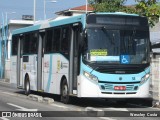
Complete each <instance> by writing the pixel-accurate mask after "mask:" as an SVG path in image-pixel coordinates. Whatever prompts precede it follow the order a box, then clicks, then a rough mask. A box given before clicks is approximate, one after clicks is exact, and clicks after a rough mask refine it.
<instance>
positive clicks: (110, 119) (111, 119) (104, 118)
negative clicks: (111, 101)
mask: <svg viewBox="0 0 160 120" xmlns="http://www.w3.org/2000/svg"><path fill="white" fill-rule="evenodd" d="M99 118H100V119H102V120H117V119H113V118H109V117H99Z"/></svg>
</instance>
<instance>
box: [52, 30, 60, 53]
mask: <svg viewBox="0 0 160 120" xmlns="http://www.w3.org/2000/svg"><path fill="white" fill-rule="evenodd" d="M60 39H61V29H60V28H55V29H54V36H53V51H54V52H59V48H60Z"/></svg>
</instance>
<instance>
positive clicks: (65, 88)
mask: <svg viewBox="0 0 160 120" xmlns="http://www.w3.org/2000/svg"><path fill="white" fill-rule="evenodd" d="M61 101H62V102H63V103H64V104H68V103H69V102H70V97H69V91H68V85H67V80H66V79H64V80H63V81H62V85H61Z"/></svg>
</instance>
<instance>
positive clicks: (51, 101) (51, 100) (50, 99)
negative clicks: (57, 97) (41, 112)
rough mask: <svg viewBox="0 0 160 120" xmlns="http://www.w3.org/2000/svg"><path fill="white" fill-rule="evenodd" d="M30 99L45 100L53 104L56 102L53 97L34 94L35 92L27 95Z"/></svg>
mask: <svg viewBox="0 0 160 120" xmlns="http://www.w3.org/2000/svg"><path fill="white" fill-rule="evenodd" d="M27 98H28V99H29V100H33V101H38V102H44V103H47V104H51V103H53V102H54V99H52V98H48V97H44V98H43V97H42V96H38V95H33V94H30V95H28V97H27Z"/></svg>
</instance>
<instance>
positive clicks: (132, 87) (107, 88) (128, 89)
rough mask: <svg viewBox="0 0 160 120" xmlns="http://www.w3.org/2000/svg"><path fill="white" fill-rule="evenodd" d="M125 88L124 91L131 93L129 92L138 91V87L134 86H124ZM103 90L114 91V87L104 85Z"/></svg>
mask: <svg viewBox="0 0 160 120" xmlns="http://www.w3.org/2000/svg"><path fill="white" fill-rule="evenodd" d="M125 86H126V90H125V91H131V90H137V89H138V87H137V86H134V85H125ZM104 88H105V90H107V91H110V90H114V85H113V84H105V85H104ZM135 88H136V89H135Z"/></svg>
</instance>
